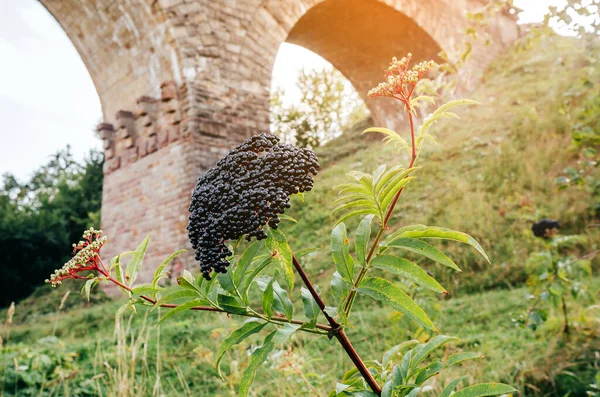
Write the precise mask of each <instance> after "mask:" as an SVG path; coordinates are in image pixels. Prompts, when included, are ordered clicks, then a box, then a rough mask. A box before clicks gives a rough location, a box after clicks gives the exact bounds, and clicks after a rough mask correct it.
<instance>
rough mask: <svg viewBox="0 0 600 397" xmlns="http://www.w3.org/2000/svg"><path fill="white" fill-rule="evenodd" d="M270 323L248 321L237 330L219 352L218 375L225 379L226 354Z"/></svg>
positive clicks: (224, 342) (226, 340)
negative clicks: (223, 365)
mask: <svg viewBox="0 0 600 397" xmlns="http://www.w3.org/2000/svg"><path fill="white" fill-rule="evenodd" d="M267 324H268V323H261V322H258V321H254V320H253V321H248V322H247V323H244V325H242V326H241V327H240V328H238V329H236V330H235V331H233V332H232V333H231V335H229V336H228V337H227V338H225V340H224V341H223V343H221V346H220V347H219V350H218V351H217V362H216V364H215V366H216V368H217V373H218V374H219V376H220V377H221V378H222V379H223V374H222V373H221V360H222V359H223V357H224V356H225V353H226V352H227V351H228V350H229V349H231V348H232V347H233V346H235V345H237V344H239V343H241V342H242V341H243V340H245V339H247V338H248V337H250V336H251V335H254V334H256V333H258V332H260V331H261V330H262V329H263V328H264V327H265V326H266V325H267Z"/></svg>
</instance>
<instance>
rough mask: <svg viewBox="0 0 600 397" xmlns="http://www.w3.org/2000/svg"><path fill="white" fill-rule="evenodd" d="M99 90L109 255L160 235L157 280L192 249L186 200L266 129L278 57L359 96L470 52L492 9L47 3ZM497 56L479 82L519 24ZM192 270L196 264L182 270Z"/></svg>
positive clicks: (292, 2) (487, 54)
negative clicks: (396, 59)
mask: <svg viewBox="0 0 600 397" xmlns="http://www.w3.org/2000/svg"><path fill="white" fill-rule="evenodd" d="M40 1H41V3H42V4H43V5H44V6H45V7H46V8H47V9H48V10H49V11H50V12H51V13H52V14H53V15H54V17H55V18H56V20H57V21H58V22H59V23H60V25H61V26H62V27H63V29H64V30H65V32H66V33H67V35H68V36H69V37H70V39H71V40H72V41H73V44H74V45H75V47H76V48H77V50H78V51H79V53H80V54H81V57H82V59H83V61H84V62H85V64H86V66H87V68H88V70H89V72H90V75H91V76H92V78H93V80H94V83H95V85H96V88H97V90H98V94H99V96H100V100H101V103H102V109H103V114H104V120H105V122H103V123H102V124H100V125H99V126H98V132H99V134H100V136H101V137H102V139H103V140H104V148H105V154H106V165H105V182H104V193H103V205H102V227H103V230H104V231H105V232H106V233H107V235H108V236H109V238H110V244H107V245H106V247H105V249H106V254H107V256H108V255H113V254H116V253H119V252H122V251H126V250H131V249H133V248H135V246H136V245H137V244H138V243H139V242H140V241H141V240H142V239H143V238H144V237H145V236H146V235H147V234H149V233H152V236H153V242H152V245H151V247H150V249H149V251H148V259H147V266H148V268H147V272H146V273H144V274H143V275H142V279H143V280H148V278H149V277H150V276H151V273H152V272H151V270H152V268H154V267H155V266H157V265H158V264H159V263H160V261H161V260H162V258H164V257H166V256H167V255H169V254H170V253H171V252H173V251H175V250H177V249H179V248H182V247H183V248H186V247H187V246H188V242H187V236H186V233H185V226H186V224H187V207H188V202H189V197H190V195H191V191H192V189H193V186H194V183H195V181H196V179H197V178H198V176H199V175H200V174H201V173H203V172H204V171H206V170H207V169H208V168H209V167H210V166H212V165H213V164H214V163H215V162H216V161H217V160H218V159H219V158H220V157H222V156H223V155H224V154H225V153H226V152H227V149H228V148H230V147H232V146H234V145H235V144H237V143H239V142H240V141H242V140H244V139H245V138H247V137H249V136H251V135H253V134H256V133H258V132H261V131H267V130H268V128H269V106H268V101H269V89H270V85H271V73H272V67H273V63H274V60H275V56H276V54H277V51H278V49H279V45H280V44H281V43H282V42H284V41H289V42H292V43H296V44H299V45H302V46H304V47H306V48H309V49H311V50H313V51H315V52H317V53H318V54H320V55H321V56H323V57H324V58H325V59H327V60H329V61H330V62H332V63H333V65H334V66H335V67H336V68H338V69H339V70H340V71H341V72H342V73H343V74H344V75H345V76H346V77H348V79H349V80H350V81H351V82H352V84H353V85H354V87H355V88H356V89H357V90H358V92H359V93H360V94H361V95H363V98H364V97H365V95H366V91H367V90H368V89H369V88H370V87H372V86H374V85H376V83H377V82H379V81H380V79H381V73H382V70H383V69H384V68H385V67H386V66H387V64H388V62H389V60H390V58H391V57H392V56H394V55H397V56H402V55H404V54H406V53H407V52H412V53H413V55H414V58H415V60H423V59H432V58H434V59H435V58H436V54H437V53H438V52H439V51H440V50H449V49H452V48H454V47H455V46H456V44H457V43H458V42H459V40H460V39H461V37H462V35H463V32H464V29H465V28H466V26H467V24H468V22H467V19H466V18H465V13H466V12H467V11H471V12H474V11H477V10H479V9H480V8H481V7H482V4H483V3H482V1H481V0H40ZM489 31H490V33H491V35H492V38H493V42H492V45H491V46H489V47H485V48H483V47H481V48H480V47H478V48H475V49H474V53H473V59H474V62H473V63H472V65H471V70H469V71H465V73H467V72H469V73H470V74H471V75H473V76H475V77H476V76H477V75H478V74H479V73H480V72H481V71H482V70H483V69H484V68H485V67H486V66H487V65H488V64H489V63H490V62H491V61H492V60H493V59H494V57H495V56H496V55H497V54H499V53H500V52H501V51H502V50H503V49H505V48H506V47H507V46H508V45H510V44H511V43H512V42H513V41H514V40H515V39H516V38H517V37H518V28H517V26H516V23H515V20H514V18H513V17H512V16H509V15H506V14H503V15H500V16H498V17H497V18H496V19H494V20H493V21H491V23H490V26H489ZM366 103H367V106H368V107H369V109H370V110H371V112H372V114H373V116H374V119H375V122H376V124H378V125H380V126H387V127H389V128H394V127H397V125H396V122H397V120H398V119H397V114H398V110H399V109H398V108H396V107H394V106H393V105H390V104H389V103H388V102H387V101H377V102H375V101H369V100H367V101H366ZM183 261H184V262H186V265H187V266H188V267H191V266H193V258H191V257H190V255H188V256H184V257H183Z"/></svg>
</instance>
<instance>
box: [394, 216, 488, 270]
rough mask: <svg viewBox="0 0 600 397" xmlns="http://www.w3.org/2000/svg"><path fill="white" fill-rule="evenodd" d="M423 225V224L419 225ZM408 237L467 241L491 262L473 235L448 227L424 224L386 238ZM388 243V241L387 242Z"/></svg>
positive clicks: (466, 242)
mask: <svg viewBox="0 0 600 397" xmlns="http://www.w3.org/2000/svg"><path fill="white" fill-rule="evenodd" d="M417 226H423V225H417ZM402 237H408V238H428V239H443V240H454V241H459V242H461V243H465V244H468V245H470V246H471V247H473V248H475V249H476V250H477V252H479V253H480V254H481V255H482V256H483V257H484V258H485V260H486V261H488V262H490V260H489V258H488V256H487V255H486V253H485V251H484V250H483V248H482V247H481V245H480V244H479V243H478V242H477V241H476V240H475V239H474V238H473V237H471V236H469V235H468V234H466V233H463V232H458V231H456V230H451V229H446V228H443V227H435V226H423V227H420V228H418V229H413V230H402V229H400V230H399V231H398V232H395V233H392V234H391V235H390V236H389V237H388V238H387V239H386V240H389V241H393V240H394V239H397V238H402ZM386 244H387V243H386Z"/></svg>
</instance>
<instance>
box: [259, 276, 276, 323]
mask: <svg viewBox="0 0 600 397" xmlns="http://www.w3.org/2000/svg"><path fill="white" fill-rule="evenodd" d="M274 281H275V279H274V278H272V279H271V281H269V283H268V284H267V286H266V287H265V290H264V292H263V296H262V307H263V312H264V313H265V315H266V316H267V318H269V319H270V318H271V316H272V315H273V301H274V300H275V293H274V292H273V282H274Z"/></svg>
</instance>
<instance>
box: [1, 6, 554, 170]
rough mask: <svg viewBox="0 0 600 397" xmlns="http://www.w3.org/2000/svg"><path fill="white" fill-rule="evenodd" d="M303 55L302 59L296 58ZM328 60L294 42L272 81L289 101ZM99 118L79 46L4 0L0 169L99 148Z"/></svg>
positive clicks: (36, 11)
mask: <svg viewBox="0 0 600 397" xmlns="http://www.w3.org/2000/svg"><path fill="white" fill-rule="evenodd" d="M561 2H562V1H561V0H521V1H515V5H516V6H517V7H519V8H521V9H523V10H524V13H523V14H521V16H520V17H521V21H522V22H537V21H540V20H541V19H542V18H543V15H544V12H545V11H546V10H547V7H548V6H549V5H554V4H560V3H561ZM298 59H301V60H302V62H301V63H299V62H298ZM327 65H328V62H327V61H325V60H324V59H323V58H321V57H319V56H318V55H316V54H314V53H312V52H310V51H308V50H306V49H304V48H302V47H298V46H295V45H293V44H287V43H284V44H282V45H281V47H280V49H279V53H278V54H277V59H276V61H275V65H274V69H273V84H274V85H276V86H280V87H282V88H284V89H285V91H286V96H287V98H288V99H287V100H288V101H293V100H294V98H295V97H299V92H298V91H297V89H296V88H295V82H296V78H297V75H298V73H299V72H300V70H302V68H304V67H306V68H308V69H311V68H312V69H321V68H323V67H325V66H327ZM101 121H102V113H101V109H100V101H99V99H98V96H97V93H96V90H95V88H94V84H93V82H92V80H91V78H90V75H89V74H88V72H87V70H86V68H85V65H84V64H83V62H82V60H81V58H80V57H79V55H78V53H77V51H76V50H75V47H74V46H73V45H72V43H71V42H70V41H69V39H68V37H67V36H66V34H65V33H64V31H63V30H62V29H61V27H60V26H59V25H58V23H57V22H56V21H55V20H54V18H53V17H52V16H51V15H50V14H49V13H48V12H47V11H46V10H45V9H44V7H43V6H42V5H41V4H40V3H39V2H38V1H36V0H0V122H1V123H2V124H1V126H0V175H2V174H4V173H6V172H10V173H12V174H13V175H15V176H16V177H17V178H19V179H20V180H22V181H25V180H26V179H27V178H28V177H29V176H30V175H31V174H32V172H33V171H34V170H36V169H37V168H38V167H39V166H41V165H42V164H45V163H46V162H47V161H48V159H49V157H50V156H51V155H52V154H53V153H56V152H57V151H58V150H60V149H63V148H64V147H65V146H66V145H67V144H69V145H71V148H72V152H73V154H74V156H75V158H76V159H78V160H81V159H83V158H84V157H85V156H86V154H87V153H88V152H89V150H90V149H92V148H96V149H100V148H101V141H100V140H99V139H98V138H96V136H95V134H94V133H93V131H94V128H95V126H96V125H97V124H98V123H99V122H101Z"/></svg>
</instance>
